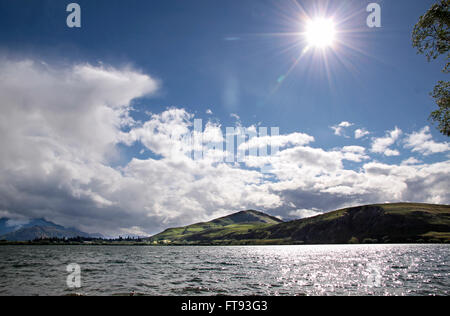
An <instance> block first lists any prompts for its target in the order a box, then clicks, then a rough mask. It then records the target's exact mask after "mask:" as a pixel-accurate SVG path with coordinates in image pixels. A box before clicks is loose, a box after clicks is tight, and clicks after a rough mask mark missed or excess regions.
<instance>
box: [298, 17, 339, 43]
mask: <svg viewBox="0 0 450 316" xmlns="http://www.w3.org/2000/svg"><path fill="white" fill-rule="evenodd" d="M305 36H306V41H307V42H308V46H309V47H315V48H326V47H330V46H332V45H333V43H334V40H335V37H336V28H335V25H334V22H333V20H332V19H325V18H318V19H314V20H311V21H309V23H308V24H307V26H306V32H305Z"/></svg>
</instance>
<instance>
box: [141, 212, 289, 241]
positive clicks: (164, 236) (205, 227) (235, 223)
mask: <svg viewBox="0 0 450 316" xmlns="http://www.w3.org/2000/svg"><path fill="white" fill-rule="evenodd" d="M282 222H283V221H281V220H280V219H278V218H276V217H273V216H270V215H267V214H264V213H261V212H257V211H253V210H249V211H243V212H239V213H235V214H232V215H229V216H225V217H221V218H218V219H215V220H213V221H210V222H205V223H197V224H194V225H190V226H185V227H178V228H170V229H167V230H165V231H164V232H162V233H160V234H158V235H155V236H153V237H151V238H150V239H149V240H150V241H156V242H160V241H170V242H180V243H183V242H191V241H194V242H195V241H202V240H215V239H227V238H233V236H234V235H236V234H238V235H240V234H245V233H248V232H249V231H250V230H252V229H257V228H259V229H261V228H265V227H269V226H272V225H275V224H279V223H282Z"/></svg>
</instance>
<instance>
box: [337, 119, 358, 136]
mask: <svg viewBox="0 0 450 316" xmlns="http://www.w3.org/2000/svg"><path fill="white" fill-rule="evenodd" d="M353 125H354V124H353V123H350V122H346V121H344V122H341V123H339V124H338V125H335V126H331V129H332V130H334V135H336V136H344V137H347V136H346V135H345V129H346V128H349V127H351V126H353Z"/></svg>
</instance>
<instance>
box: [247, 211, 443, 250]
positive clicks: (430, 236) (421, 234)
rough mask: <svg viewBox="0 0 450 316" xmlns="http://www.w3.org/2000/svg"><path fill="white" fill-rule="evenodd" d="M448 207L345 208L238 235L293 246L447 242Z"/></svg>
mask: <svg viewBox="0 0 450 316" xmlns="http://www.w3.org/2000/svg"><path fill="white" fill-rule="evenodd" d="M449 232H450V206H448V205H430V204H418V203H396V204H377V205H367V206H360V207H354V208H347V209H343V210H338V211H335V212H331V213H327V214H324V215H320V216H316V217H313V218H308V219H303V220H297V221H292V222H287V223H282V224H279V225H276V226H273V227H269V228H267V229H262V230H254V231H252V232H251V234H247V235H246V236H242V238H245V239H283V240H284V241H286V242H297V243H313V244H315V243H347V242H349V241H350V240H351V239H352V238H353V237H355V238H356V240H358V241H359V242H363V241H364V240H366V241H367V242H426V241H433V242H438V241H441V242H448V241H450V239H449V238H448V237H449V236H448V235H449V234H448V233H449Z"/></svg>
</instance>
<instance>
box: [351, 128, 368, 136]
mask: <svg viewBox="0 0 450 316" xmlns="http://www.w3.org/2000/svg"><path fill="white" fill-rule="evenodd" d="M367 135H370V132H369V131H367V130H366V129H364V128H358V129H357V130H356V131H355V139H360V138H363V137H365V136H367Z"/></svg>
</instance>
